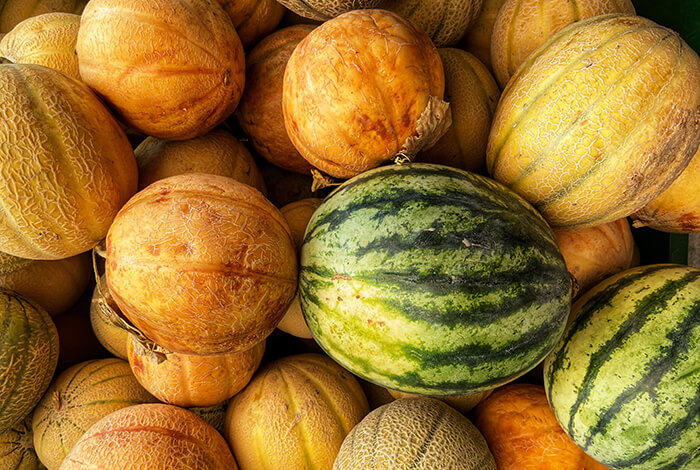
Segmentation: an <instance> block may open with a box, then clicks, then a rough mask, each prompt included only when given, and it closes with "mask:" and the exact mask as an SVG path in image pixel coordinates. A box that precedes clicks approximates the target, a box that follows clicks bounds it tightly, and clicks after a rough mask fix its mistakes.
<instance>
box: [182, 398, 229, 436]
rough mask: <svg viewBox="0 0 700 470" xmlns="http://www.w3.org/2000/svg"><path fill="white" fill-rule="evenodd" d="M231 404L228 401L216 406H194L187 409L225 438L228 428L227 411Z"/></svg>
mask: <svg viewBox="0 0 700 470" xmlns="http://www.w3.org/2000/svg"><path fill="white" fill-rule="evenodd" d="M229 402H230V400H226V401H223V402H221V403H219V404H218V405H214V406H204V407H200V406H194V407H191V408H187V411H190V412H192V413H194V414H196V415H197V416H199V417H200V418H202V419H203V420H204V421H206V422H207V424H209V425H210V426H212V427H213V428H214V429H216V430H217V431H218V432H219V434H221V435H222V436H223V435H224V430H225V427H226V410H227V409H228V405H229Z"/></svg>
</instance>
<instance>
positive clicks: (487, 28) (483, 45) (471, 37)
mask: <svg viewBox="0 0 700 470" xmlns="http://www.w3.org/2000/svg"><path fill="white" fill-rule="evenodd" d="M505 1H506V0H484V5H483V7H482V8H481V14H480V15H479V16H477V18H476V20H474V24H473V25H472V27H471V28H469V29H468V30H467V33H466V34H465V35H464V36H463V37H462V40H461V41H460V42H459V46H458V47H459V48H460V49H464V50H465V51H467V52H470V53H472V54H474V56H476V58H477V59H479V60H480V61H481V63H483V64H484V65H485V66H486V68H488V69H489V71H492V68H491V33H492V32H493V24H494V23H495V22H496V16H497V15H498V10H499V9H500V8H501V6H502V5H503V4H504V3H505Z"/></svg>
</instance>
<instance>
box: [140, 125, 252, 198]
mask: <svg viewBox="0 0 700 470" xmlns="http://www.w3.org/2000/svg"><path fill="white" fill-rule="evenodd" d="M134 154H135V155H136V162H137V163H138V166H139V189H143V188H145V187H146V186H148V185H149V184H151V183H153V182H154V181H157V180H160V179H163V178H167V177H168V176H173V175H181V174H185V173H209V174H212V175H221V176H227V177H229V178H233V179H235V180H238V181H240V182H241V183H245V184H247V185H248V186H252V187H254V188H255V189H257V190H258V191H260V192H262V193H263V194H265V193H266V190H265V181H264V180H263V177H262V174H261V173H260V170H259V169H258V166H257V165H256V164H255V160H254V159H253V156H252V155H251V153H250V151H249V150H248V149H247V148H246V146H245V145H244V144H243V143H242V142H241V141H240V140H238V139H236V138H235V137H234V136H232V135H231V134H230V133H228V132H226V131H225V130H223V129H215V130H213V131H211V132H209V133H207V134H205V135H203V136H200V137H195V138H194V139H188V140H182V141H168V140H163V139H158V138H157V137H147V138H146V139H145V140H144V141H143V142H141V143H140V144H139V146H138V147H136V150H134Z"/></svg>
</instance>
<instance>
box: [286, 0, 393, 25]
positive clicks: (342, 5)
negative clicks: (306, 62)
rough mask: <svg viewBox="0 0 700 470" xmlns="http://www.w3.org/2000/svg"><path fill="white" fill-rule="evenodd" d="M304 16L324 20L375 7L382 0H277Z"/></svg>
mask: <svg viewBox="0 0 700 470" xmlns="http://www.w3.org/2000/svg"><path fill="white" fill-rule="evenodd" d="M278 1H279V2H280V3H281V4H282V5H284V6H285V7H287V8H289V9H290V10H291V11H293V12H294V13H296V14H297V15H299V16H303V17H304V18H311V19H314V20H318V21H326V20H330V19H331V18H334V17H336V16H338V15H341V14H343V13H347V12H348V11H351V10H358V9H367V8H377V7H378V5H380V4H381V3H382V1H384V0H278Z"/></svg>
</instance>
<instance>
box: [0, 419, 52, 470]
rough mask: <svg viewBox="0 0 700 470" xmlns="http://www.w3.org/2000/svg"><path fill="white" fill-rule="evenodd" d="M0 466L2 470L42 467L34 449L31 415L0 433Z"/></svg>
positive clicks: (36, 468)
mask: <svg viewBox="0 0 700 470" xmlns="http://www.w3.org/2000/svg"><path fill="white" fill-rule="evenodd" d="M0 468H1V469H2V470H40V469H42V468H43V466H42V465H41V463H40V462H39V458H38V457H37V456H36V452H35V451H34V442H33V441H32V417H31V415H29V416H27V417H26V418H25V419H24V420H22V421H20V422H19V423H17V424H16V425H15V426H13V427H12V428H11V429H8V430H7V431H5V432H3V433H0Z"/></svg>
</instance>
